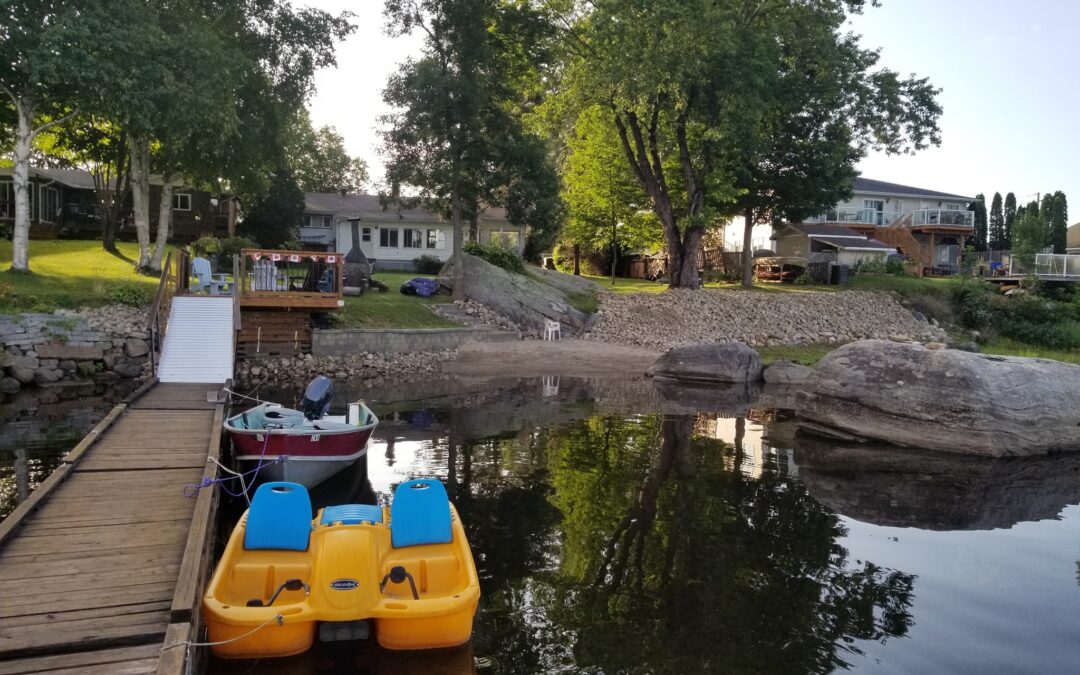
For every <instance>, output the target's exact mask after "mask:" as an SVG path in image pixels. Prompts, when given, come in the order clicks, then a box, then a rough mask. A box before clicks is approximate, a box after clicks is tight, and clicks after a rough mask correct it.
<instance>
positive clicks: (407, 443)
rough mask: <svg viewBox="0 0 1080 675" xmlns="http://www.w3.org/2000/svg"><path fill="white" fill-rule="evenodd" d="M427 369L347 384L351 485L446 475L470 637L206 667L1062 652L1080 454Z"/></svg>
mask: <svg viewBox="0 0 1080 675" xmlns="http://www.w3.org/2000/svg"><path fill="white" fill-rule="evenodd" d="M425 389H426V390H427V391H428V392H429V393H432V394H433V395H432V397H431V398H430V399H428V400H408V399H410V398H411V399H416V398H417V396H419V394H418V393H417V392H415V391H414V392H411V393H410V392H409V391H407V390H399V391H394V392H386V395H381V394H380V393H379V392H367V395H368V396H369V398H368V400H369V402H370V404H371V405H372V406H373V407H374V408H375V409H376V411H377V412H379V413H380V415H381V416H382V418H383V420H384V422H383V424H381V425H380V427H379V429H378V432H377V434H376V437H375V439H374V440H373V442H372V444H371V446H370V451H369V458H368V467H369V477H370V487H371V489H372V490H373V492H374V495H376V496H377V498H379V499H382V500H386V499H387V498H388V496H389V495H390V494H391V493H392V491H393V488H394V486H395V485H397V484H398V483H400V482H401V481H404V480H406V479H409V478H413V477H421V476H435V477H438V478H440V479H442V480H444V481H445V483H446V485H447V488H448V491H449V493H450V495H451V499H452V500H453V501H454V503H455V504H456V505H457V507H458V509H459V510H460V513H461V516H462V519H463V521H464V524H465V527H466V531H467V533H468V536H469V539H470V543H471V544H472V548H473V551H474V555H475V558H476V564H477V567H478V570H479V573H480V576H481V584H482V598H481V602H480V609H479V613H478V616H477V621H476V626H475V631H474V634H473V640H472V643H471V644H470V645H469V646H468V647H466V648H462V649H457V650H448V651H440V652H429V653H421V654H398V653H392V652H386V651H383V650H380V649H379V648H377V647H376V646H375V645H374V642H373V641H372V643H371V644H370V645H368V644H364V645H360V646H356V645H344V646H343V645H339V644H329V645H318V644H317V646H316V647H315V648H314V649H313V650H312V651H311V652H309V653H307V654H305V655H303V656H300V657H296V658H293V659H287V660H284V661H281V662H269V661H263V662H240V663H236V662H233V663H229V662H216V663H213V664H212V669H213V670H214V671H215V672H337V671H339V670H343V669H352V670H354V672H355V671H357V670H358V671H359V672H379V673H406V672H437V673H472V672H480V673H697V672H717V673H720V672H723V673H824V672H831V671H836V670H845V669H846V670H851V671H856V672H873V673H936V672H955V673H1075V672H1078V671H1080V583H1078V582H1080V562H1078V561H1080V507H1078V506H1076V505H1077V504H1078V503H1080V458H1076V457H1050V458H1039V459H1035V460H1027V461H990V462H987V461H973V460H964V459H957V458H949V457H941V456H940V455H922V454H918V453H915V454H912V453H896V452H884V453H883V452H880V451H874V450H851V449H845V448H837V447H830V446H826V445H820V444H815V443H811V442H808V441H804V440H802V439H796V438H795V436H794V433H793V424H792V422H791V421H790V420H789V419H788V418H787V417H786V416H785V415H783V414H782V413H781V414H777V413H774V412H773V411H771V410H768V409H755V408H753V407H751V408H750V409H749V410H747V409H746V407H745V406H739V405H735V406H731V405H728V404H726V403H721V404H715V405H713V406H712V407H714V408H715V409H714V410H707V409H703V410H697V411H696V412H695V411H692V408H695V407H697V408H701V407H703V406H704V407H705V408H708V407H709V406H710V404H709V403H708V402H707V401H706V402H705V403H701V402H700V401H695V402H692V403H690V404H687V403H686V402H685V401H676V402H672V401H669V400H665V399H664V398H663V397H661V396H658V394H657V392H656V391H655V390H653V388H652V385H651V384H650V383H648V382H646V381H642V380H631V381H627V380H607V381H605V380H590V381H580V380H568V379H567V378H562V381H561V382H560V381H558V380H556V379H552V378H548V379H546V380H514V381H507V382H501V383H483V382H480V381H478V382H475V383H468V382H467V381H460V382H457V383H444V382H433V383H428V385H426V386H425ZM353 393H354V392H346V393H340V394H339V396H338V400H340V401H344V400H347V398H348V397H349V396H350V394H353ZM361 393H363V392H361ZM350 490H352V491H354V492H355V493H357V494H361V498H362V493H364V492H366V489H360V488H359V487H358V486H356V485H344V486H343V485H341V484H338V485H336V486H332V487H331V490H330V493H329V494H320V493H318V492H316V494H315V495H313V496H314V499H315V501H316V502H322V503H328V502H329V503H332V502H335V501H341V500H344V501H348V500H349V499H351V498H352V497H350V496H349V495H348V492H349V491H350ZM225 517H226V518H229V517H230V516H228V515H226V516H225ZM231 524H232V523H231V522H230V523H229V524H228V526H227V527H230V528H231Z"/></svg>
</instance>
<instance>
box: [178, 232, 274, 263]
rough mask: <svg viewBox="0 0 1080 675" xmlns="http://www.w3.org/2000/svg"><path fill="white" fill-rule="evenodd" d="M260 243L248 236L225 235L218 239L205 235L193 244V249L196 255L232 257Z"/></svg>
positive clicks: (256, 246)
mask: <svg viewBox="0 0 1080 675" xmlns="http://www.w3.org/2000/svg"><path fill="white" fill-rule="evenodd" d="M258 247H259V245H258V244H257V243H255V242H254V241H252V240H251V239H248V238H247V237H241V236H236V237H225V238H222V239H218V238H217V237H215V236H213V235H205V236H202V237H199V238H198V239H196V240H195V242H194V243H192V245H191V250H192V252H193V253H195V255H201V256H207V255H214V254H216V255H218V256H220V257H222V258H231V257H232V256H234V255H240V251H241V250H242V249H245V248H258Z"/></svg>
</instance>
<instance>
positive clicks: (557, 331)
mask: <svg viewBox="0 0 1080 675" xmlns="http://www.w3.org/2000/svg"><path fill="white" fill-rule="evenodd" d="M544 339H545V340H561V339H562V326H560V325H559V322H558V321H552V320H551V319H544Z"/></svg>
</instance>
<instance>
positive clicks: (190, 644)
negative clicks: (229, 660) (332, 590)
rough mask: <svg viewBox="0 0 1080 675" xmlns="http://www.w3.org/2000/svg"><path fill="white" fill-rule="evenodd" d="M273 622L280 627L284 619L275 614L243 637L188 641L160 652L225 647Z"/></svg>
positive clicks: (176, 643)
mask: <svg viewBox="0 0 1080 675" xmlns="http://www.w3.org/2000/svg"><path fill="white" fill-rule="evenodd" d="M275 621H276V622H277V625H279V626H280V625H282V624H284V623H285V617H284V616H282V615H281V614H275V615H274V616H272V617H270V618H269V619H267V620H266V621H263V622H262V623H261V624H259V625H258V626H255V627H254V628H252V629H251V630H249V631H248V632H246V633H244V634H243V635H237V636H236V637H234V638H229V639H228V640H218V641H217V642H191V641H190V640H185V641H184V642H174V643H173V644H171V645H165V646H163V647H162V648H161V651H165V650H166V649H175V648H176V647H216V646H218V645H227V644H229V643H230V642H236V641H237V640H243V639H244V638H246V637H251V636H252V635H254V634H255V633H258V632H259V631H260V630H262V629H263V628H266V627H267V626H269V625H270V624H271V623H273V622H275Z"/></svg>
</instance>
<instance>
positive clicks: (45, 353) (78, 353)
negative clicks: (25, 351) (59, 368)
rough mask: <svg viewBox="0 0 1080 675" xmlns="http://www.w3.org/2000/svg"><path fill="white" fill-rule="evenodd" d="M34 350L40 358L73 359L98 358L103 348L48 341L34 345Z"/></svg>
mask: <svg viewBox="0 0 1080 675" xmlns="http://www.w3.org/2000/svg"><path fill="white" fill-rule="evenodd" d="M34 351H36V352H37V355H38V358H41V359H63V360H73V361H83V360H88V359H89V360H93V359H100V358H101V356H102V354H103V350H102V349H100V348H98V347H76V346H73V345H66V344H60V343H57V342H50V343H47V344H41V345H36V346H35V347H34Z"/></svg>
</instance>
